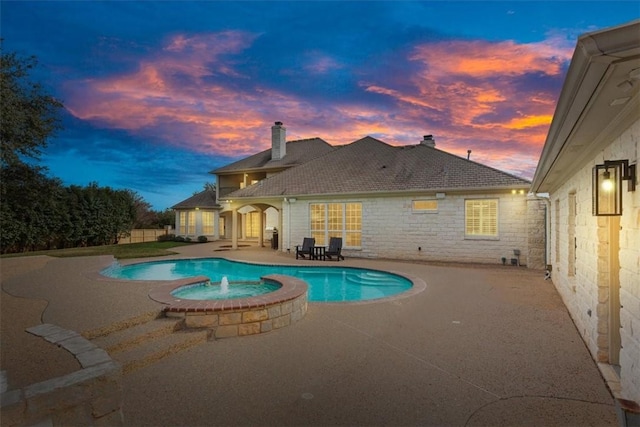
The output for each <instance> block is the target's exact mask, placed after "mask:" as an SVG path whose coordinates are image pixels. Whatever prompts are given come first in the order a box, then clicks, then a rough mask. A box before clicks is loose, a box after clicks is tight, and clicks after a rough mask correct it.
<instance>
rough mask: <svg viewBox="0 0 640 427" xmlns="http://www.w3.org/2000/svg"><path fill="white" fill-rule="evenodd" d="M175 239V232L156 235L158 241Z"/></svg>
mask: <svg viewBox="0 0 640 427" xmlns="http://www.w3.org/2000/svg"><path fill="white" fill-rule="evenodd" d="M175 239H176V235H175V234H163V235H162V236H158V242H173V241H174V240H175Z"/></svg>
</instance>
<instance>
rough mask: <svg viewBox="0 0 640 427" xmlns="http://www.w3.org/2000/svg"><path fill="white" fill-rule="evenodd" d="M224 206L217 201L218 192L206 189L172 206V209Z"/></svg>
mask: <svg viewBox="0 0 640 427" xmlns="http://www.w3.org/2000/svg"><path fill="white" fill-rule="evenodd" d="M193 208H218V209H220V208H222V207H221V206H220V205H219V204H218V202H217V201H216V192H215V191H211V190H204V191H201V192H200V193H197V194H194V195H193V196H191V197H189V198H188V199H186V200H183V201H181V202H180V203H178V204H175V205H173V206H171V209H193Z"/></svg>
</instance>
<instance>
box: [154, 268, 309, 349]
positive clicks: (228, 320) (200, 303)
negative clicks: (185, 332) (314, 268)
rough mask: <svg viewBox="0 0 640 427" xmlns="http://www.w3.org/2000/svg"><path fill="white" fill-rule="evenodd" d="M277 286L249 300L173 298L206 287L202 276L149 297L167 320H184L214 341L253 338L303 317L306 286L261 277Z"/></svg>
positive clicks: (159, 289) (300, 282)
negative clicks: (194, 287)
mask: <svg viewBox="0 0 640 427" xmlns="http://www.w3.org/2000/svg"><path fill="white" fill-rule="evenodd" d="M262 280H264V281H271V282H275V283H278V284H280V286H281V287H280V289H277V290H275V291H273V292H270V293H267V294H263V295H258V296H255V297H251V298H241V299H226V300H223V299H220V300H187V299H179V298H176V297H174V296H173V295H172V294H171V292H173V291H174V290H175V289H177V288H179V287H182V286H188V285H194V284H198V283H206V282H208V281H209V278H208V277H206V276H197V277H191V278H188V279H182V280H176V281H172V282H171V283H169V284H166V285H161V286H158V287H157V288H154V289H152V290H151V291H150V292H149V297H150V298H151V299H152V300H154V301H157V302H159V303H162V304H165V305H166V307H165V308H164V312H165V315H166V316H167V317H180V318H184V319H185V325H186V326H187V327H188V328H209V329H211V330H212V331H213V336H214V337H215V338H227V337H236V336H245V335H255V334H262V333H266V332H270V331H272V330H274V329H280V328H282V327H285V326H289V325H291V324H292V323H295V322H297V321H298V320H300V319H302V318H303V317H304V315H305V314H306V313H307V284H306V283H305V282H304V281H303V280H300V279H298V278H295V277H291V276H285V275H281V274H271V275H268V276H264V277H262Z"/></svg>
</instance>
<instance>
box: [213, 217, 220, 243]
mask: <svg viewBox="0 0 640 427" xmlns="http://www.w3.org/2000/svg"><path fill="white" fill-rule="evenodd" d="M213 212H214V214H213V240H220V211H213Z"/></svg>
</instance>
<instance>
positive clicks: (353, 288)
mask: <svg viewBox="0 0 640 427" xmlns="http://www.w3.org/2000/svg"><path fill="white" fill-rule="evenodd" d="M101 274H103V275H104V276H108V277H112V278H117V279H127V280H177V279H183V278H188V277H193V276H206V277H208V278H209V280H211V282H221V281H222V278H223V277H227V279H228V281H229V282H230V283H233V282H247V281H259V280H260V278H261V277H263V276H266V275H271V274H282V275H287V276H293V277H297V278H299V279H302V280H304V281H305V282H307V284H308V285H309V291H308V292H309V294H308V300H309V301H311V302H349V301H367V300H374V299H379V298H386V297H389V296H393V295H397V294H400V293H403V292H405V291H407V290H409V289H411V288H412V282H411V280H409V279H407V278H405V277H403V276H400V275H398V274H394V273H389V272H385V271H378V270H370V269H363V268H353V267H329V266H291V265H263V264H250V263H246V262H239V261H231V260H228V259H224V258H202V259H180V260H164V261H152V262H145V263H139V264H131V265H125V266H122V265H119V264H115V265H113V266H111V267H109V268H107V269H105V270H102V272H101Z"/></svg>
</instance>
